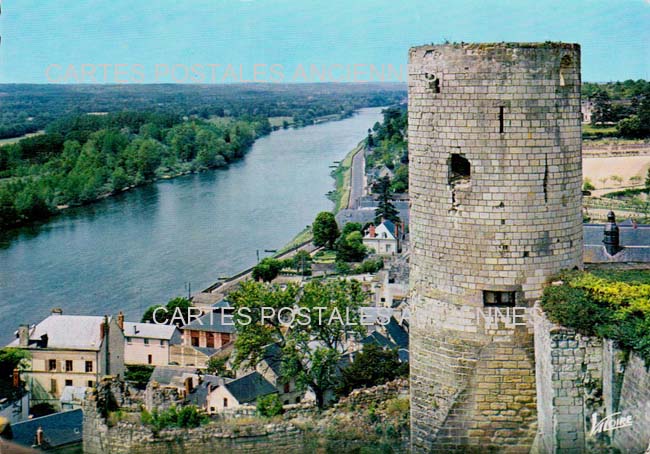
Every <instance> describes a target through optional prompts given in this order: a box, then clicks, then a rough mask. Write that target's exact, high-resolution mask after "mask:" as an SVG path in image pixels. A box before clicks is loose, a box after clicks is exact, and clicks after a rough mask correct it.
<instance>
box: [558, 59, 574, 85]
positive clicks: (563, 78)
mask: <svg viewBox="0 0 650 454" xmlns="http://www.w3.org/2000/svg"><path fill="white" fill-rule="evenodd" d="M571 64H572V61H571V57H569V56H568V55H565V56H564V57H562V60H561V61H560V87H565V86H567V85H570V84H571V82H572V81H571V80H570V79H571V76H570V71H571Z"/></svg>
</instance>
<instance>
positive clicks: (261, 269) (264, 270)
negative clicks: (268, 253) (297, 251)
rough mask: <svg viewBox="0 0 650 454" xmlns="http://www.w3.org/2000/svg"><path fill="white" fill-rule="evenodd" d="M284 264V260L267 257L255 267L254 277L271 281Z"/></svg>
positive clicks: (257, 279)
mask: <svg viewBox="0 0 650 454" xmlns="http://www.w3.org/2000/svg"><path fill="white" fill-rule="evenodd" d="M283 266H284V264H283V262H282V260H278V259H274V258H273V257H266V258H264V259H262V261H261V262H260V263H258V264H257V265H255V267H254V268H253V273H252V275H253V279H255V280H256V281H259V280H262V281H264V282H271V281H272V280H273V279H275V278H276V277H277V276H278V274H280V270H281V269H282V268H283Z"/></svg>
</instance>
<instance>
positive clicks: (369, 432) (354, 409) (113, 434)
mask: <svg viewBox="0 0 650 454" xmlns="http://www.w3.org/2000/svg"><path fill="white" fill-rule="evenodd" d="M408 386H409V383H408V380H406V379H400V380H395V381H393V382H389V383H386V384H384V385H380V386H376V387H373V388H369V389H361V390H356V391H353V392H352V393H351V394H350V395H349V396H348V397H346V398H343V399H341V401H340V402H339V403H337V404H336V405H335V406H334V407H332V408H331V409H329V410H327V411H325V412H318V411H317V410H315V409H314V408H313V407H311V406H307V405H291V406H288V407H289V408H287V411H286V412H285V413H284V414H283V415H282V417H281V418H279V419H277V418H276V419H273V420H272V421H271V420H262V419H257V418H252V417H251V416H250V414H249V416H248V417H244V416H246V414H248V412H246V411H244V412H242V414H241V415H234V414H233V415H230V416H229V417H228V418H220V419H218V420H215V421H213V422H211V423H209V424H207V425H204V426H201V427H198V428H195V429H177V428H170V429H164V430H162V431H160V433H158V434H154V432H152V430H151V429H150V428H149V427H147V426H143V425H142V424H141V423H140V422H139V418H138V417H137V415H138V413H139V408H140V407H141V406H142V404H143V402H144V396H141V395H136V394H133V393H131V392H129V391H128V389H127V387H125V385H124V383H123V382H121V381H119V380H116V379H108V380H104V381H102V382H101V383H100V386H99V389H100V392H98V393H97V394H93V395H89V396H88V399H87V401H86V402H85V404H84V409H83V410H84V433H83V447H84V453H86V454H127V453H129V454H131V453H133V454H158V453H160V452H166V453H169V454H175V453H178V454H181V453H186V452H228V453H252V454H256V453H283V454H285V453H292V452H296V453H297V452H325V451H327V452H330V451H338V452H348V451H354V450H358V449H360V448H361V447H368V446H372V445H373V443H379V444H380V445H386V444H388V445H390V446H391V447H392V448H393V449H396V450H397V452H403V451H404V450H405V449H406V447H407V446H408V430H404V431H400V430H398V431H397V432H396V433H395V434H394V435H393V436H389V435H384V437H383V438H382V437H377V436H376V432H377V431H376V428H375V427H373V426H372V425H370V426H369V425H368V421H367V420H363V418H366V417H367V414H368V411H369V410H370V409H371V408H372V409H375V408H376V409H380V408H381V407H382V404H386V403H387V402H390V401H391V400H392V399H397V398H401V397H403V396H407V395H408ZM107 393H110V394H111V395H112V398H111V399H110V400H113V401H115V402H116V403H118V404H120V405H123V406H122V407H121V409H122V410H126V411H127V416H124V417H123V419H122V420H119V421H117V422H114V423H113V424H109V423H108V422H107V421H106V419H105V418H103V417H102V415H101V414H100V411H99V408H100V407H101V405H102V403H101V402H100V401H99V399H98V396H99V395H101V396H106V395H107ZM113 393H115V394H113ZM138 399H139V400H138ZM129 415H130V416H133V417H129ZM236 416H241V417H236ZM406 416H408V414H406ZM109 419H110V418H109ZM348 420H352V421H355V422H356V424H349V423H347V421H348ZM398 422H402V423H403V425H404V426H405V427H408V418H407V419H406V421H398ZM379 423H381V421H379V422H378V424H379ZM388 423H391V424H392V426H393V427H397V425H396V424H393V422H391V421H384V426H385V427H387V426H386V424H388ZM341 424H345V426H344V427H341ZM384 426H382V427H384ZM354 427H357V428H359V430H360V431H362V432H361V433H360V434H359V433H357V432H354V431H352V432H353V433H354V434H356V435H355V436H354V437H353V438H350V437H349V434H347V435H346V434H345V433H342V432H343V429H344V428H347V429H350V428H354Z"/></svg>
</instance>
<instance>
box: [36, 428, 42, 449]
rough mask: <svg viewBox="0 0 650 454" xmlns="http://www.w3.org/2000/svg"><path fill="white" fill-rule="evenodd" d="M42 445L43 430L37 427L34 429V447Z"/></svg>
mask: <svg viewBox="0 0 650 454" xmlns="http://www.w3.org/2000/svg"><path fill="white" fill-rule="evenodd" d="M42 445H43V428H42V427H39V428H38V429H36V446H42Z"/></svg>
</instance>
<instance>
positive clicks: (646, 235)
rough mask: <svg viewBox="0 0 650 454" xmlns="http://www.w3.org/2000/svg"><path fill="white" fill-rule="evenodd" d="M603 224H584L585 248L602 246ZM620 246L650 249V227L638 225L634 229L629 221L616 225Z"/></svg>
mask: <svg viewBox="0 0 650 454" xmlns="http://www.w3.org/2000/svg"><path fill="white" fill-rule="evenodd" d="M604 229H605V226H604V225H603V224H585V226H584V229H583V231H584V244H585V246H594V245H597V246H602V245H603V232H604ZM618 230H619V236H620V243H621V246H648V247H650V225H638V226H637V228H636V229H635V228H634V227H633V226H632V224H631V223H630V222H629V221H626V222H621V223H620V224H618Z"/></svg>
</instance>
